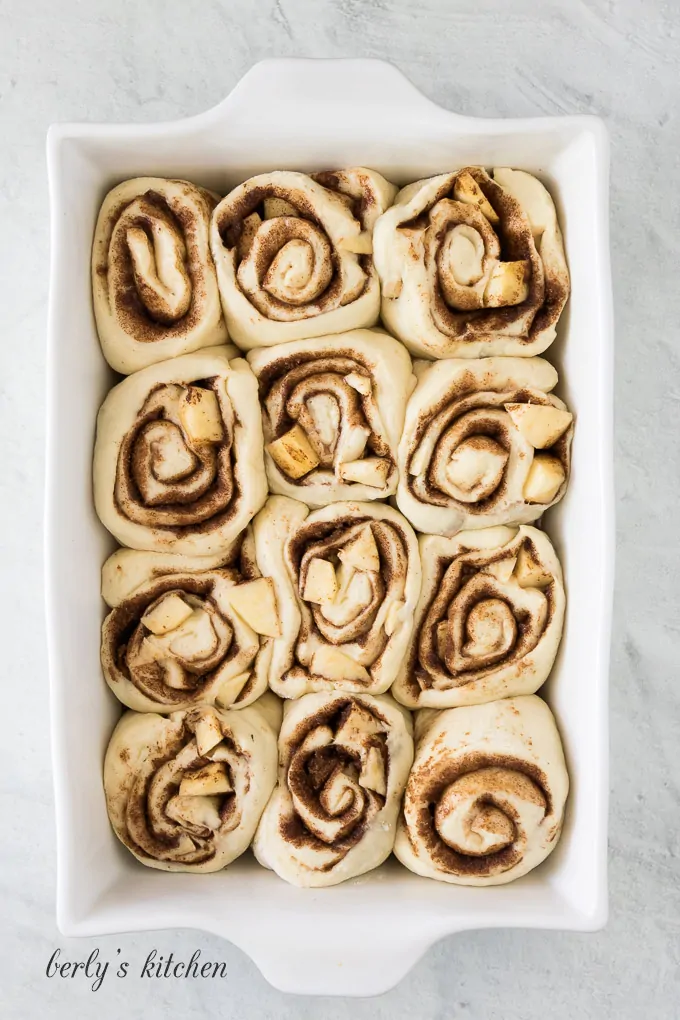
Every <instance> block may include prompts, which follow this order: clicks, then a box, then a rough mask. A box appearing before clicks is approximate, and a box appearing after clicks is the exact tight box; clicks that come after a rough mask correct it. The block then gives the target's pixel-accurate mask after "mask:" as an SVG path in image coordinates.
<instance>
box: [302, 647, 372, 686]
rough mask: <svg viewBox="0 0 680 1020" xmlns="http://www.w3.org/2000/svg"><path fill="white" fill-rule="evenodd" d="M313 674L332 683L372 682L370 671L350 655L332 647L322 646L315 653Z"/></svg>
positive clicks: (312, 663)
mask: <svg viewBox="0 0 680 1020" xmlns="http://www.w3.org/2000/svg"><path fill="white" fill-rule="evenodd" d="M311 669H312V673H315V674H316V675H317V676H321V677H324V678H325V679H326V680H329V681H330V682H331V683H350V682H351V683H364V684H367V683H368V682H369V680H370V676H369V675H368V671H367V670H365V669H364V667H363V666H360V665H359V663H358V662H355V661H354V659H350V657H349V655H345V653H344V652H341V651H340V649H339V648H334V647H333V646H332V645H321V647H320V648H317V650H316V651H315V652H314V654H313V656H312V662H311Z"/></svg>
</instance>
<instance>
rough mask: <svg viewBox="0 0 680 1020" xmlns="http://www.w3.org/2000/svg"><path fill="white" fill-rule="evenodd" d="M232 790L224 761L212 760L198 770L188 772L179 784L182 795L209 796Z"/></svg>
mask: <svg viewBox="0 0 680 1020" xmlns="http://www.w3.org/2000/svg"><path fill="white" fill-rule="evenodd" d="M232 790H233V787H232V785H231V783H230V782H229V776H228V775H227V769H226V766H225V764H224V762H222V761H212V762H210V764H209V765H204V766H203V768H201V769H197V771H196V772H187V773H186V775H185V776H184V778H183V779H182V781H181V782H180V784H179V795H180V797H207V796H211V795H217V794H220V793H231V792H232Z"/></svg>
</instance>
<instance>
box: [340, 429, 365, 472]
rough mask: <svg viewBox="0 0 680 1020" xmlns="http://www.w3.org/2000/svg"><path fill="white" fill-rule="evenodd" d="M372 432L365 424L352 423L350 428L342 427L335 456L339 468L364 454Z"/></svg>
mask: <svg viewBox="0 0 680 1020" xmlns="http://www.w3.org/2000/svg"><path fill="white" fill-rule="evenodd" d="M370 434H371V430H370V429H367V428H366V427H365V426H364V425H350V426H349V428H343V429H342V431H341V433H340V439H339V440H338V447H337V450H336V451H335V458H334V459H335V463H336V465H337V466H338V468H341V467H342V465H343V464H349V463H351V462H353V461H356V460H358V459H359V458H360V457H361V456H362V454H363V452H364V450H365V449H366V443H367V442H368V438H369V436H370Z"/></svg>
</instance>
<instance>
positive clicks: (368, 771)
mask: <svg viewBox="0 0 680 1020" xmlns="http://www.w3.org/2000/svg"><path fill="white" fill-rule="evenodd" d="M359 786H363V788H364V789H365V790H373V791H374V792H375V793H378V794H380V796H381V797H384V796H385V794H386V793H387V783H386V782H385V763H384V761H383V756H382V754H381V753H380V750H379V748H377V747H375V746H373V747H369V749H368V754H367V755H366V761H365V762H364V767H363V768H362V770H361V775H360V776H359Z"/></svg>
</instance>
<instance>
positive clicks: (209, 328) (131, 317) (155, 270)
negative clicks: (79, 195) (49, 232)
mask: <svg viewBox="0 0 680 1020" xmlns="http://www.w3.org/2000/svg"><path fill="white" fill-rule="evenodd" d="M218 201H219V197H218V196H217V195H212V194H211V193H210V192H208V191H206V190H205V189H204V188H198V187H196V186H195V185H194V184H189V183H188V182H187V181H169V180H165V179H164V178H162V177H137V178H135V179H134V180H132V181H125V182H124V183H123V184H119V185H118V187H117V188H114V189H113V191H110V192H109V194H108V195H107V196H106V198H105V199H104V204H103V205H102V207H101V210H100V212H99V218H98V220H97V227H96V230H95V235H94V244H93V248H92V295H93V302H94V314H95V318H96V320H97V330H98V332H99V339H100V341H101V345H102V350H103V352H104V357H105V358H106V360H107V361H108V363H109V364H110V365H111V367H112V368H115V370H116V371H117V372H122V374H123V375H129V373H130V372H136V371H137V370H138V369H140V368H145V367H146V366H147V365H153V364H155V363H156V362H157V361H165V359H166V358H174V357H176V356H177V355H178V354H188V353H189V352H190V351H195V350H198V348H199V347H214V346H215V345H216V344H223V343H225V342H226V340H227V327H226V325H225V322H224V318H223V316H222V308H221V306H220V295H219V290H218V288H217V275H216V273H215V265H214V263H213V260H212V255H211V254H210V217H211V214H212V211H213V209H214V208H215V205H216V204H217V202H218Z"/></svg>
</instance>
